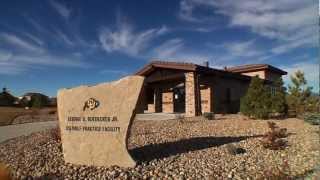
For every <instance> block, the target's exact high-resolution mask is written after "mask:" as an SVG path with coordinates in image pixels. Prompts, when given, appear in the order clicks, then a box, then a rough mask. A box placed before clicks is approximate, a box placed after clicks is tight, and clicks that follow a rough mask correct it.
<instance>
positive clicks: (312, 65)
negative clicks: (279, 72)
mask: <svg viewBox="0 0 320 180" xmlns="http://www.w3.org/2000/svg"><path fill="white" fill-rule="evenodd" d="M280 68H282V69H283V70H285V71H287V72H288V75H287V76H285V77H284V81H285V83H286V84H287V85H288V84H290V83H291V80H290V76H291V75H293V74H294V73H295V72H296V71H298V70H300V71H303V72H304V75H305V78H306V80H307V82H308V86H312V87H313V91H314V92H319V64H318V63H316V61H305V62H303V61H302V62H299V63H296V64H293V65H289V66H282V67H280Z"/></svg>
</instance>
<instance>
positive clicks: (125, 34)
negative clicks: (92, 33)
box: [99, 19, 168, 56]
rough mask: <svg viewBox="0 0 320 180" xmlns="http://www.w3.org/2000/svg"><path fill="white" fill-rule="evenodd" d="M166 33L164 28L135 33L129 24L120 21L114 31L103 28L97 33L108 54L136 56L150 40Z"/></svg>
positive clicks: (146, 46)
mask: <svg viewBox="0 0 320 180" xmlns="http://www.w3.org/2000/svg"><path fill="white" fill-rule="evenodd" d="M166 32H168V28H167V27H165V26H163V27H161V28H158V29H157V28H154V29H148V30H144V31H141V32H136V31H134V27H133V26H132V25H131V24H129V23H127V22H126V21H124V20H123V19H121V20H120V21H119V22H118V23H117V26H116V27H115V28H114V29H111V28H108V27H103V28H102V29H101V30H100V32H99V41H100V43H101V45H102V48H103V49H104V50H105V51H106V52H108V53H111V52H121V53H125V54H127V55H130V56H138V55H139V54H140V53H141V52H142V51H144V50H146V49H147V48H148V47H149V46H150V43H151V41H152V40H154V39H155V38H156V37H158V36H160V35H163V34H164V33H166Z"/></svg>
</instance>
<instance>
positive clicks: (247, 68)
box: [226, 64, 287, 75]
mask: <svg viewBox="0 0 320 180" xmlns="http://www.w3.org/2000/svg"><path fill="white" fill-rule="evenodd" d="M266 69H268V70H270V71H273V72H276V73H279V74H281V75H286V74H287V72H286V71H283V70H281V69H279V68H276V67H274V66H271V65H269V64H246V65H241V66H234V67H228V68H226V70H227V71H230V72H235V73H242V72H252V71H257V70H266Z"/></svg>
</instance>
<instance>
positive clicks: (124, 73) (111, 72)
mask: <svg viewBox="0 0 320 180" xmlns="http://www.w3.org/2000/svg"><path fill="white" fill-rule="evenodd" d="M99 73H100V74H117V75H121V76H125V75H128V74H129V73H128V72H126V71H123V70H114V69H104V70H101V71H100V72H99Z"/></svg>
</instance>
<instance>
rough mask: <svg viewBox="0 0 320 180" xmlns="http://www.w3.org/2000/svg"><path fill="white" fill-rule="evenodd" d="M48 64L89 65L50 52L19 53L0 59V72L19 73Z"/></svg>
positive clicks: (62, 65) (79, 60)
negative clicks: (4, 59)
mask: <svg viewBox="0 0 320 180" xmlns="http://www.w3.org/2000/svg"><path fill="white" fill-rule="evenodd" d="M48 66H50V67H52V66H56V67H72V68H88V67H90V65H89V64H87V63H86V62H84V61H82V60H81V59H79V58H75V57H67V56H55V55H50V54H42V55H32V54H19V55H12V56H11V57H10V59H9V60H7V61H0V74H7V75H12V74H19V73H22V72H26V71H28V70H30V69H33V68H39V67H48Z"/></svg>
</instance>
